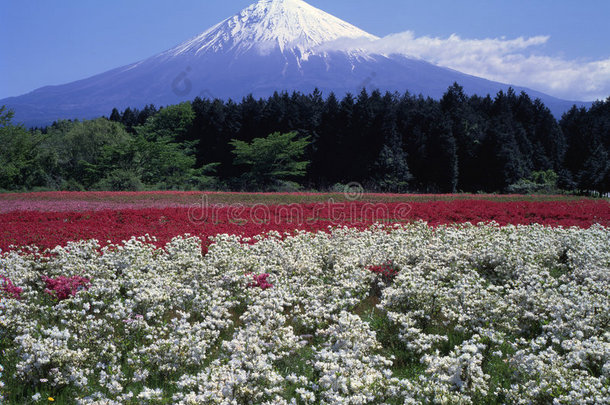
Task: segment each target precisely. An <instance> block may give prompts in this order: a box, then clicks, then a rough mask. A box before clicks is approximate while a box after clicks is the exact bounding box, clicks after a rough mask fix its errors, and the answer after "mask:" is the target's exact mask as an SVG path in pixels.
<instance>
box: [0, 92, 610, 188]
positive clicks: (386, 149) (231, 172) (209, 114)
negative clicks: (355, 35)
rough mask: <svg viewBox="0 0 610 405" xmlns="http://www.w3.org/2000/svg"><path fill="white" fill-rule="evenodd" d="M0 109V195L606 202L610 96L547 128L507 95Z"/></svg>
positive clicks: (545, 116) (538, 110)
mask: <svg viewBox="0 0 610 405" xmlns="http://www.w3.org/2000/svg"><path fill="white" fill-rule="evenodd" d="M12 116H13V114H12V111H9V110H7V109H6V108H4V107H2V108H0V144H1V145H2V148H1V150H0V190H2V191H42V190H69V191H80V190H134V191H137V190H235V191H242V190H243V191H297V190H302V189H305V190H320V191H326V190H334V189H337V188H340V187H342V185H344V184H347V183H352V182H357V183H360V184H362V185H363V186H364V188H365V189H366V190H367V191H377V192H418V193H455V192H473V193H477V192H486V193H495V192H497V193H556V192H561V191H565V192H572V193H580V194H592V193H600V194H605V193H608V192H609V191H610V159H609V154H610V97H609V98H608V99H607V100H605V101H597V102H595V103H594V104H593V105H592V107H591V108H589V109H586V108H577V107H576V106H575V107H573V108H572V109H571V110H570V111H568V112H567V113H565V114H564V115H563V116H562V117H561V119H560V120H557V119H556V118H555V117H554V116H553V115H552V114H551V112H550V111H549V109H548V108H547V107H546V106H545V105H544V104H543V103H542V102H541V101H540V100H532V99H531V98H530V97H529V96H528V95H527V94H526V93H521V94H516V93H515V92H514V91H513V90H512V89H509V90H508V91H507V92H499V93H498V94H496V95H495V97H492V96H489V95H488V96H486V97H480V96H468V95H466V94H465V93H464V91H463V89H462V88H461V87H460V86H459V85H458V84H454V85H453V86H451V87H450V88H448V90H447V91H446V93H445V94H444V96H443V97H442V98H441V99H440V100H434V99H431V98H424V97H422V96H417V95H413V94H410V93H408V92H407V93H405V94H398V93H385V94H383V93H381V92H379V91H371V92H368V91H367V90H364V89H363V90H362V91H361V92H360V93H359V94H357V95H351V94H348V95H346V96H345V97H343V98H341V99H340V98H338V97H336V96H335V95H334V94H329V95H327V96H324V95H323V94H321V93H320V92H319V91H314V92H313V93H311V94H301V93H292V94H289V93H286V92H283V93H279V92H278V93H275V94H274V95H273V96H271V97H269V98H267V99H255V98H254V97H252V96H248V97H245V98H243V99H242V100H241V101H240V102H235V101H232V100H228V101H224V100H220V99H201V98H196V99H195V100H193V101H191V102H185V103H181V104H178V105H172V106H166V107H162V108H157V107H155V106H153V105H149V106H146V107H145V108H143V109H133V108H127V109H125V110H123V111H119V110H117V109H114V110H113V111H112V112H111V113H110V115H109V117H100V118H97V119H93V120H83V121H79V120H63V121H57V122H55V123H53V124H52V125H50V126H48V127H44V128H25V127H24V126H23V125H20V124H19V123H15V122H13V119H12Z"/></svg>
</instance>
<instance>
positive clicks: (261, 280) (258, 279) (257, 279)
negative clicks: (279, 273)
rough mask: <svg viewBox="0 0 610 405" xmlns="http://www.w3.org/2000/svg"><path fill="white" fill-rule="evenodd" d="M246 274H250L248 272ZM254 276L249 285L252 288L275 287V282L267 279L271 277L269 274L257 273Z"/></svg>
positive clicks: (264, 288)
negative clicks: (272, 282)
mask: <svg viewBox="0 0 610 405" xmlns="http://www.w3.org/2000/svg"><path fill="white" fill-rule="evenodd" d="M246 275H250V274H246ZM252 278H253V279H254V282H252V283H250V284H248V287H250V288H256V287H258V288H260V289H262V290H266V289H267V288H271V287H273V284H271V283H270V282H268V281H267V279H268V278H269V274H258V275H257V274H255V275H253V276H252Z"/></svg>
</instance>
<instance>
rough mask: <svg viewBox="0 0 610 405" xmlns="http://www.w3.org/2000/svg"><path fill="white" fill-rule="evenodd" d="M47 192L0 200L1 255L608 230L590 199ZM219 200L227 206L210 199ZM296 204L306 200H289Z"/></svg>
mask: <svg viewBox="0 0 610 405" xmlns="http://www.w3.org/2000/svg"><path fill="white" fill-rule="evenodd" d="M53 194H55V195H49V194H45V193H42V194H36V195H9V196H4V197H3V198H0V249H2V251H7V250H10V249H11V245H13V246H25V245H36V246H38V247H40V248H42V249H44V248H53V247H55V246H57V245H64V244H65V243H66V242H68V241H74V240H81V239H97V240H99V241H100V244H102V245H106V244H108V241H110V242H112V243H117V242H121V241H122V240H127V239H129V238H131V237H132V236H143V235H145V234H149V235H152V236H155V237H156V238H157V239H158V241H157V244H158V245H159V246H161V245H164V244H165V243H166V242H168V241H169V240H170V239H171V238H173V237H175V236H178V235H184V234H187V233H188V234H191V235H196V236H199V237H200V238H202V239H203V240H204V241H205V240H207V238H208V237H209V236H213V235H217V234H219V233H230V234H239V235H243V236H248V237H251V236H254V235H258V234H261V233H264V232H268V231H279V232H282V233H283V232H293V231H294V230H296V229H299V230H306V231H326V230H328V228H329V226H350V227H359V228H362V227H367V226H369V225H371V224H373V223H375V222H383V223H388V224H391V223H406V222H412V221H418V220H422V221H426V222H428V223H429V224H431V225H439V224H448V223H463V222H471V223H478V222H489V221H495V222H497V223H499V224H501V225H506V224H533V223H537V224H543V225H550V226H578V227H589V226H591V225H593V224H596V223H598V224H601V225H604V226H609V225H610V203H608V201H606V200H590V199H582V200H574V199H558V200H557V201H537V200H534V199H524V198H522V199H519V198H515V197H514V196H513V197H511V198H510V199H508V198H507V197H501V198H495V197H491V198H490V197H478V198H486V199H463V198H460V197H461V196H456V199H453V200H451V199H450V198H448V197H449V196H428V201H426V198H424V196H396V195H395V196H393V197H392V196H375V195H365V196H364V197H365V198H363V199H362V201H347V200H346V201H344V202H336V201H337V200H334V199H330V197H329V195H324V194H286V195H278V194H267V195H264V194H260V195H241V196H246V197H244V198H241V199H240V195H239V194H212V195H211V196H212V198H210V199H208V197H206V199H204V200H203V202H202V201H201V194H195V193H173V194H172V193H170V194H167V193H142V194H133V193H131V194H125V193H96V194H95V196H94V197H92V196H91V195H92V194H91V193H82V194H74V193H66V194H62V193H53ZM168 196H170V197H171V196H173V198H170V197H168ZM206 196H207V194H206ZM252 196H255V197H252ZM220 197H224V198H226V200H227V202H226V203H222V202H217V201H218V199H219V198H220ZM409 197H411V198H409ZM197 198H198V199H199V200H200V202H199V203H196V201H197ZM215 198H216V199H215ZM325 198H326V201H325ZM470 198H477V197H475V196H470ZM299 200H300V201H306V202H303V203H295V202H294V201H299ZM16 201H17V204H16V203H15V202H16ZM209 201H214V202H213V203H211V202H209ZM236 201H244V204H240V203H236ZM257 201H262V202H265V203H267V202H269V201H271V202H274V203H275V204H271V205H267V204H261V203H257ZM284 201H286V203H283V204H282V202H284ZM311 201H317V202H311ZM278 203H279V204H278Z"/></svg>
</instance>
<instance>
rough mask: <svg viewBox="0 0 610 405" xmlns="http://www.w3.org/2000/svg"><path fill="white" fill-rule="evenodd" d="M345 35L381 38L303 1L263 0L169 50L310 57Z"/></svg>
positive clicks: (349, 36)
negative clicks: (318, 49) (251, 51)
mask: <svg viewBox="0 0 610 405" xmlns="http://www.w3.org/2000/svg"><path fill="white" fill-rule="evenodd" d="M344 38H347V39H356V38H365V39H369V40H375V39H378V38H377V37H375V36H374V35H371V34H369V33H367V32H365V31H363V30H361V29H359V28H357V27H355V26H353V25H351V24H349V23H347V22H345V21H343V20H341V19H339V18H337V17H334V16H332V15H330V14H328V13H326V12H324V11H322V10H320V9H317V8H315V7H313V6H311V5H309V4H307V3H306V2H304V1H303V0H260V1H259V2H257V3H255V4H252V5H251V6H249V7H248V8H246V9H244V10H242V11H241V12H239V13H238V14H236V15H234V16H233V17H230V18H227V19H226V20H224V21H222V22H221V23H219V24H217V25H215V26H213V27H212V28H210V29H208V30H207V31H205V32H204V33H202V34H201V35H199V36H197V37H195V38H193V39H191V40H189V41H187V42H185V43H183V44H181V45H179V46H177V47H176V48H174V49H172V50H170V51H168V52H167V53H169V54H170V55H172V56H177V55H182V54H189V53H190V54H199V53H201V52H228V51H235V52H237V53H244V52H247V51H250V50H255V51H257V52H259V53H261V54H268V53H270V52H271V51H273V50H275V49H279V50H280V51H281V52H282V53H283V52H285V51H290V52H292V53H294V54H295V55H296V56H297V57H298V58H299V59H306V58H307V57H308V56H309V55H311V54H313V53H315V51H314V50H315V48H316V47H318V46H319V45H321V44H324V43H327V42H331V41H336V40H338V39H344Z"/></svg>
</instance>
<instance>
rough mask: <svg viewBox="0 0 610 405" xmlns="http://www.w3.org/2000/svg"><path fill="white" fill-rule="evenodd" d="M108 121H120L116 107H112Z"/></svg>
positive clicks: (119, 114)
mask: <svg viewBox="0 0 610 405" xmlns="http://www.w3.org/2000/svg"><path fill="white" fill-rule="evenodd" d="M109 119H110V121H114V122H121V113H120V112H119V110H117V109H116V108H113V109H112V113H110V118H109Z"/></svg>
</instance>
